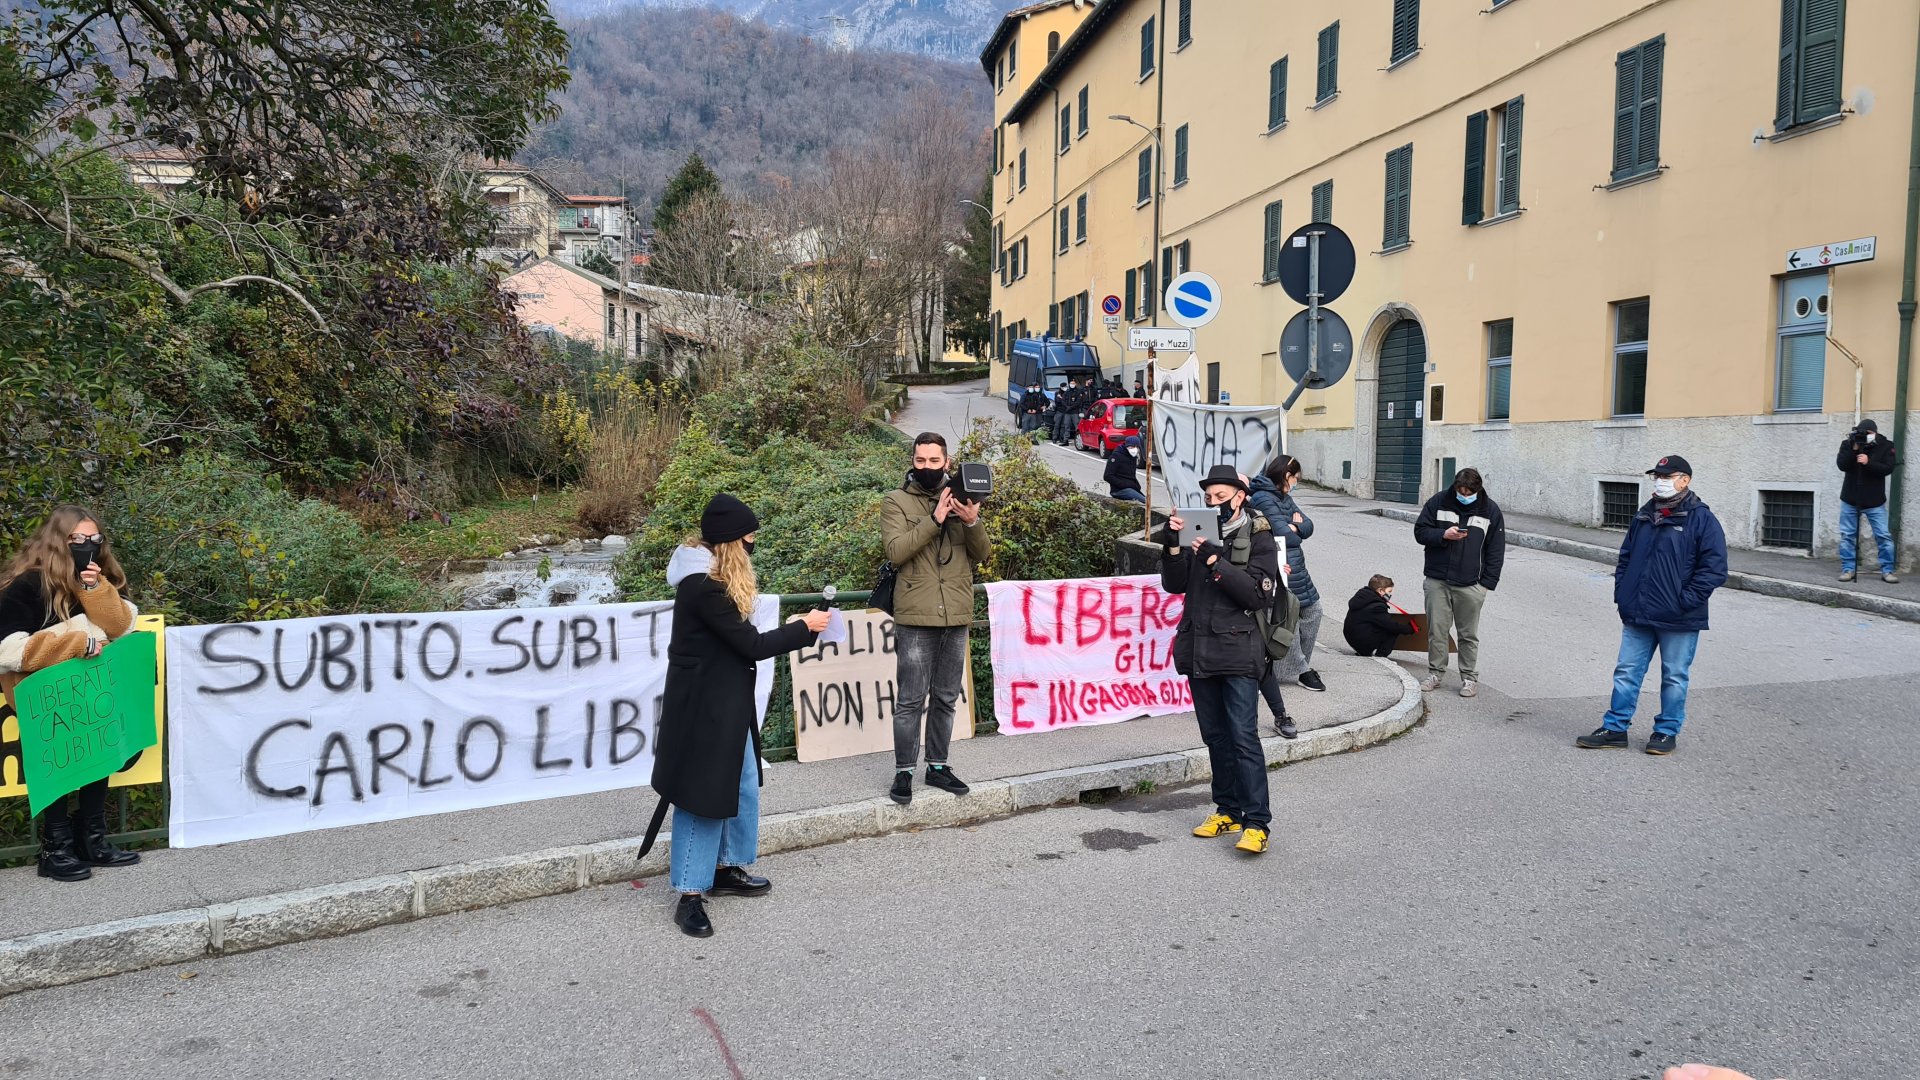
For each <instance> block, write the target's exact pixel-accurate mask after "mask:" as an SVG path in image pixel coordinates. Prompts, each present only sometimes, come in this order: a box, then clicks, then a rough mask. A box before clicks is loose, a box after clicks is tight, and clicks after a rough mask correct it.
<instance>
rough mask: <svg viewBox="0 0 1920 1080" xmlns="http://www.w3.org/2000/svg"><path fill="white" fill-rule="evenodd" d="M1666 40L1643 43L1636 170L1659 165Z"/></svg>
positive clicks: (1642, 170)
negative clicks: (1661, 96) (1661, 100)
mask: <svg viewBox="0 0 1920 1080" xmlns="http://www.w3.org/2000/svg"><path fill="white" fill-rule="evenodd" d="M1666 53H1667V39H1666V38H1664V37H1657V38H1654V39H1653V40H1652V41H1649V42H1647V43H1646V44H1645V45H1642V46H1640V116H1639V120H1638V122H1637V123H1636V125H1635V127H1636V129H1637V130H1636V132H1635V137H1634V171H1635V172H1636V173H1646V172H1652V171H1653V170H1655V169H1657V168H1659V167H1660V88H1661V82H1662V80H1663V78H1664V76H1665V72H1666V64H1665V60H1666Z"/></svg>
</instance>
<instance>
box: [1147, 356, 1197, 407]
mask: <svg viewBox="0 0 1920 1080" xmlns="http://www.w3.org/2000/svg"><path fill="white" fill-rule="evenodd" d="M1153 382H1154V385H1153V397H1154V402H1155V404H1156V405H1157V404H1158V403H1159V402H1162V401H1189V402H1191V401H1199V400H1200V355H1199V354H1198V353H1195V354H1193V355H1192V356H1189V357H1188V358H1187V362H1186V363H1184V364H1181V365H1180V366H1179V367H1177V368H1165V369H1162V368H1161V367H1160V366H1159V365H1158V364H1156V365H1155V366H1154V369H1153Z"/></svg>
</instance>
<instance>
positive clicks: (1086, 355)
mask: <svg viewBox="0 0 1920 1080" xmlns="http://www.w3.org/2000/svg"><path fill="white" fill-rule="evenodd" d="M1099 376H1100V352H1099V350H1097V349H1095V348H1094V347H1093V346H1091V345H1089V344H1087V343H1086V342H1084V341H1080V340H1078V339H1075V340H1068V339H1066V338H1056V337H1037V338H1020V339H1018V340H1016V341H1015V342H1014V343H1013V370H1012V371H1011V372H1010V373H1009V374H1008V376H1007V411H1008V412H1010V413H1012V414H1013V415H1014V416H1015V417H1016V418H1017V417H1019V415H1020V398H1021V397H1022V396H1023V395H1025V394H1026V392H1027V387H1029V386H1032V385H1034V384H1035V383H1039V384H1040V389H1042V390H1044V391H1045V392H1046V395H1047V400H1048V401H1052V400H1053V394H1054V391H1056V390H1058V389H1060V388H1061V387H1063V386H1065V385H1067V381H1068V380H1069V379H1094V378H1099Z"/></svg>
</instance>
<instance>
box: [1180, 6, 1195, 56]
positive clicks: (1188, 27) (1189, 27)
mask: <svg viewBox="0 0 1920 1080" xmlns="http://www.w3.org/2000/svg"><path fill="white" fill-rule="evenodd" d="M1192 40H1193V0H1180V44H1182V45H1185V44H1187V43H1188V42H1190V41H1192Z"/></svg>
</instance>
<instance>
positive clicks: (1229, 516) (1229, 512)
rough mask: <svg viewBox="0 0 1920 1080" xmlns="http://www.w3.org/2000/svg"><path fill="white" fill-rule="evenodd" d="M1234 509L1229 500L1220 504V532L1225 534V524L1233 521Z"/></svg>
mask: <svg viewBox="0 0 1920 1080" xmlns="http://www.w3.org/2000/svg"><path fill="white" fill-rule="evenodd" d="M1233 515H1234V509H1233V504H1232V503H1230V502H1223V503H1221V504H1220V533H1221V535H1223V536H1224V535H1226V532H1227V526H1228V525H1229V524H1232V522H1233Z"/></svg>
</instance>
